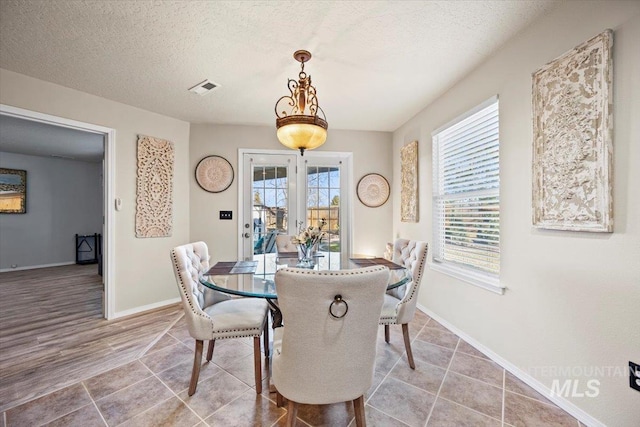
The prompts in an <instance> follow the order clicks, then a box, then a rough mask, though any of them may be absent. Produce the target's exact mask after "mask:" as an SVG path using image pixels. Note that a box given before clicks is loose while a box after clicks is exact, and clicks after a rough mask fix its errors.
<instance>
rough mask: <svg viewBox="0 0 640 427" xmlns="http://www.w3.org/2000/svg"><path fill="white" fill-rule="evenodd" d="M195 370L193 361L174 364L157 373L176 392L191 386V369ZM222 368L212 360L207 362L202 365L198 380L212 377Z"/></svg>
mask: <svg viewBox="0 0 640 427" xmlns="http://www.w3.org/2000/svg"><path fill="white" fill-rule="evenodd" d="M192 370H193V363H192V362H183V363H180V364H178V365H176V366H172V367H171V368H169V369H166V370H164V371H162V372H158V373H157V374H156V375H157V376H158V378H160V379H161V380H162V382H164V383H165V384H166V385H167V386H168V387H169V388H170V389H171V390H172V391H173V392H174V393H176V394H177V393H180V392H181V391H183V390H186V389H187V388H189V383H190V382H191V371H192ZM221 371H222V370H221V369H220V368H219V367H218V366H216V365H214V364H213V363H211V362H205V363H203V364H202V366H200V375H199V377H198V382H200V381H204V380H206V379H207V378H211V377H212V376H214V375H216V374H217V373H218V372H221Z"/></svg>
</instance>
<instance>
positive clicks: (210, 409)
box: [178, 371, 255, 419]
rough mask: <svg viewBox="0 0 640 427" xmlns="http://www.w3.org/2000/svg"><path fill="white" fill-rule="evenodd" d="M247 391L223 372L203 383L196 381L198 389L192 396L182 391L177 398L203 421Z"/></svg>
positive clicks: (244, 386) (243, 385) (237, 380)
mask: <svg viewBox="0 0 640 427" xmlns="http://www.w3.org/2000/svg"><path fill="white" fill-rule="evenodd" d="M247 390H249V387H248V386H247V385H246V384H245V383H243V382H242V381H240V380H239V379H237V378H235V377H233V376H232V375H229V374H228V373H226V372H224V371H223V372H220V373H218V374H216V375H214V376H212V377H211V378H208V379H206V380H204V381H198V388H197V390H196V392H195V394H194V395H193V396H189V395H188V393H187V390H184V391H182V392H180V393H179V394H178V397H180V399H182V401H184V403H186V404H187V405H188V406H189V407H190V408H191V409H193V410H194V411H195V412H196V414H198V415H199V416H200V417H201V418H203V419H205V418H207V417H208V416H209V415H211V414H213V413H214V412H215V411H217V410H218V409H220V408H222V407H223V406H224V405H226V404H228V403H229V402H231V401H233V400H235V399H236V398H237V397H238V396H240V395H241V394H243V393H244V392H246V391H247ZM254 393H255V391H254Z"/></svg>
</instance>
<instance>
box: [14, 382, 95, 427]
mask: <svg viewBox="0 0 640 427" xmlns="http://www.w3.org/2000/svg"><path fill="white" fill-rule="evenodd" d="M90 403H91V398H90V397H89V394H88V393H87V391H86V390H85V389H84V387H83V386H82V385H81V384H75V385H72V386H70V387H67V388H63V389H62V390H59V391H56V392H53V393H51V394H48V395H46V396H43V397H41V398H39V399H36V400H32V401H31V402H27V403H25V404H24V405H20V406H17V407H15V408H12V409H9V410H8V411H7V412H6V414H7V425H8V426H21V427H26V426H36V425H42V424H45V423H48V422H51V421H53V420H55V419H57V418H60V417H62V416H64V415H66V414H69V413H71V412H73V411H75V410H77V409H80V408H81V407H83V406H86V405H88V404H90Z"/></svg>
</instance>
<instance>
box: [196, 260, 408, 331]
mask: <svg viewBox="0 0 640 427" xmlns="http://www.w3.org/2000/svg"><path fill="white" fill-rule="evenodd" d="M297 262H298V258H297V253H295V252H292V253H290V254H289V253H284V254H283V253H281V254H278V257H277V265H278V268H284V267H293V268H295V266H296V263H297ZM318 265H319V264H318V263H316V267H315V268H316V269H317V268H318ZM374 265H383V266H385V267H387V268H388V269H389V281H388V284H387V290H388V291H389V290H392V289H395V288H399V287H400V286H403V285H405V284H407V283H408V282H409V281H411V271H410V269H408V268H406V267H405V266H403V265H399V264H396V263H394V262H392V261H389V260H387V259H386V258H378V257H352V258H349V263H348V266H344V267H343V269H354V268H363V267H370V266H374ZM257 266H258V262H257V261H221V262H218V263H216V264H215V265H214V266H213V267H211V268H210V269H209V270H207V271H206V272H204V274H203V275H202V276H201V277H200V283H201V284H202V285H203V286H205V287H207V288H209V289H213V290H215V291H219V292H222V293H225V294H229V295H234V296H240V297H249V298H264V299H266V300H267V302H268V303H269V307H270V309H271V316H272V326H273V328H277V327H280V326H282V313H281V312H280V309H279V307H278V302H277V300H278V294H277V292H276V285H275V282H274V280H273V278H269V277H263V276H261V275H259V274H256V268H257ZM231 276H243V277H241V278H238V280H228V279H229V277H231Z"/></svg>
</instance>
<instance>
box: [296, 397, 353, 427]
mask: <svg viewBox="0 0 640 427" xmlns="http://www.w3.org/2000/svg"><path fill="white" fill-rule="evenodd" d="M354 417H355V415H354V411H353V403H352V402H341V403H333V404H331V405H298V418H299V419H300V420H302V421H304V422H305V423H307V424H308V425H311V426H326V427H330V426H347V425H349V423H350V422H351V420H352V419H353V418H354Z"/></svg>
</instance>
